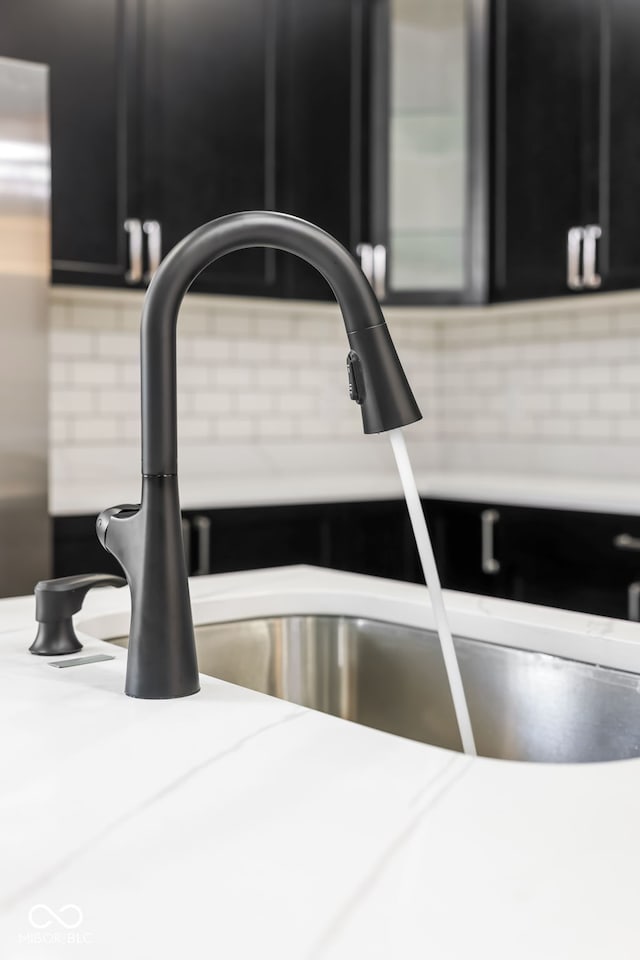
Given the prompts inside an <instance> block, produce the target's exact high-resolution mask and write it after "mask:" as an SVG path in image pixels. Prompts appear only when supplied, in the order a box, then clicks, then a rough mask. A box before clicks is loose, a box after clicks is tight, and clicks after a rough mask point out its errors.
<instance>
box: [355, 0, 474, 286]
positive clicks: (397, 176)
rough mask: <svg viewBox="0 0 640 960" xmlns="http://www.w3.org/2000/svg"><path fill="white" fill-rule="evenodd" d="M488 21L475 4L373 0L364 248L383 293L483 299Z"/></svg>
mask: <svg viewBox="0 0 640 960" xmlns="http://www.w3.org/2000/svg"><path fill="white" fill-rule="evenodd" d="M486 17H487V11H486V3H484V2H478V0H374V3H373V7H372V33H373V47H372V53H373V55H372V60H371V69H372V82H371V155H370V161H371V198H370V215H371V220H370V233H371V244H370V245H367V244H364V245H362V246H361V249H360V253H361V258H362V262H363V269H364V270H365V272H366V273H368V274H369V275H370V277H371V280H372V285H373V286H374V289H375V291H376V293H377V295H378V297H379V298H380V299H384V300H387V301H389V302H405V303H410V302H420V303H428V302H434V303H437V302H447V303H455V302H481V301H483V300H485V299H486V280H487V265H486V262H485V259H486V255H487V242H486V209H485V206H486V185H485V181H486V138H487V91H486V85H487V79H486V78H487V53H486V49H485V45H486V36H487V32H486Z"/></svg>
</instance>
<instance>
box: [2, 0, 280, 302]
mask: <svg viewBox="0 0 640 960" xmlns="http://www.w3.org/2000/svg"><path fill="white" fill-rule="evenodd" d="M276 34H277V19H276V0H216V2H215V3H210V2H207V0H181V2H180V3H175V2H174V0H99V2H98V0H92V2H87V0H56V2H55V3H52V2H50V0H6V2H3V4H2V6H1V8H0V55H4V56H12V57H17V58H20V59H26V60H37V61H41V62H44V63H48V64H49V65H50V70H51V137H52V257H53V264H52V267H53V280H54V281H59V282H66V283H88V284H95V285H117V286H132V287H137V286H144V285H145V284H146V283H148V282H149V280H150V278H151V276H152V274H153V271H154V269H155V268H156V266H157V265H158V263H159V261H160V259H161V258H162V256H163V254H164V253H166V252H167V251H168V250H169V249H170V248H171V247H172V246H173V245H174V244H176V243H177V242H178V241H179V240H180V239H181V238H182V237H183V236H184V235H185V234H186V233H188V232H189V231H191V230H193V229H194V228H195V227H197V226H200V224H202V223H204V222H205V221H207V220H211V219H213V218H215V217H218V216H222V215H223V214H226V213H234V212H236V211H237V210H243V209H251V208H254V209H255V208H258V209H265V208H267V209H268V208H274V207H275V203H276V196H275V178H276V155H275V149H276V148H275V136H276V127H275V123H276V75H277V74H276V39H277V36H276ZM275 264H276V261H275V254H274V252H273V251H263V250H253V251H243V252H241V253H234V254H231V255H230V256H228V257H226V258H225V259H224V260H222V261H221V262H220V263H219V264H216V265H215V267H212V268H210V269H209V270H207V271H205V272H204V273H203V274H202V275H201V277H200V278H199V279H198V281H196V284H195V285H194V289H199V290H203V291H213V292H217V291H220V292H225V293H243V294H274V293H276V292H278V287H277V277H276V266H275Z"/></svg>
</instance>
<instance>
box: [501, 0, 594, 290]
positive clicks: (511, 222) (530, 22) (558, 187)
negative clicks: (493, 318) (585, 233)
mask: <svg viewBox="0 0 640 960" xmlns="http://www.w3.org/2000/svg"><path fill="white" fill-rule="evenodd" d="M494 31H495V35H494V76H493V83H494V103H495V106H494V110H495V123H494V127H495V129H494V171H493V211H492V215H493V243H492V246H493V261H494V262H493V289H492V295H493V297H494V298H495V299H498V300H509V299H519V298H525V297H543V296H555V295H560V294H565V293H569V292H570V289H569V286H568V283H567V281H568V257H567V254H568V235H569V230H570V229H571V228H572V227H580V226H584V225H585V224H589V223H590V222H592V221H591V217H593V216H595V215H596V214H595V212H593V213H592V212H591V211H595V198H594V192H595V190H596V188H597V150H596V145H597V113H598V107H597V103H598V97H597V83H596V84H595V89H594V80H593V76H594V72H595V71H597V68H598V58H597V35H598V17H597V4H596V0H553V2H552V3H545V2H540V0H517V2H511V0H497V2H496V5H495V23H494Z"/></svg>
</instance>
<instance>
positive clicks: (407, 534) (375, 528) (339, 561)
mask: <svg viewBox="0 0 640 960" xmlns="http://www.w3.org/2000/svg"><path fill="white" fill-rule="evenodd" d="M329 512H330V517H331V562H330V566H331V567H333V568H335V569H337V570H347V571H349V572H351V573H365V574H369V575H370V576H375V577H389V578H390V579H392V580H409V581H415V582H424V580H423V579H422V577H421V573H420V569H419V562H418V556H417V552H416V549H415V544H414V541H413V534H412V532H411V526H410V523H409V518H408V515H407V508H406V506H405V504H404V502H399V501H386V500H385V501H381V502H372V503H345V504H336V505H335V506H333V507H330V508H329Z"/></svg>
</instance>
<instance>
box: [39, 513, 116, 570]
mask: <svg viewBox="0 0 640 960" xmlns="http://www.w3.org/2000/svg"><path fill="white" fill-rule="evenodd" d="M78 573H114V574H116V576H118V577H123V576H124V573H123V571H122V567H121V566H120V564H119V563H118V561H117V560H116V558H115V557H113V556H112V555H111V554H110V553H107V552H106V550H103V549H102V547H101V546H100V543H99V542H98V538H97V536H96V518H95V516H85V517H54V518H53V576H54V577H71V576H75V575H76V574H78Z"/></svg>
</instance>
